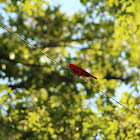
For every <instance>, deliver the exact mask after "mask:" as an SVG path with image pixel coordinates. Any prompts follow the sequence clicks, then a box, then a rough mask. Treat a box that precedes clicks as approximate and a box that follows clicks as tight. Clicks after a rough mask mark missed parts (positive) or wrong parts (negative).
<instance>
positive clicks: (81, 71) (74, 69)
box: [68, 63, 97, 79]
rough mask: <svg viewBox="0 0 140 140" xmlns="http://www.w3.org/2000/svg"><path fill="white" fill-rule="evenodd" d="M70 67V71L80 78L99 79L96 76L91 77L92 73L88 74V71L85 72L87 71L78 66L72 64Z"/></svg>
mask: <svg viewBox="0 0 140 140" xmlns="http://www.w3.org/2000/svg"><path fill="white" fill-rule="evenodd" d="M68 67H69V68H70V70H71V71H72V72H73V73H75V74H77V75H79V76H85V77H92V78H94V79H97V78H96V77H95V76H93V75H91V74H90V73H88V72H87V71H85V70H84V69H82V68H81V67H78V66H76V65H75V64H73V63H70V64H69V65H68Z"/></svg>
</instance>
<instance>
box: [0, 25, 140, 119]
mask: <svg viewBox="0 0 140 140" xmlns="http://www.w3.org/2000/svg"><path fill="white" fill-rule="evenodd" d="M0 26H1V27H3V28H4V29H6V30H7V31H8V32H10V33H11V34H13V35H14V36H16V37H18V38H19V39H21V40H22V41H24V42H25V43H26V44H28V45H30V46H32V47H33V48H35V49H36V50H38V51H39V52H41V53H42V54H44V55H45V56H47V57H48V58H49V59H51V60H52V61H54V62H55V63H57V64H58V65H60V66H62V67H63V68H65V69H67V70H68V68H67V67H66V66H64V65H62V64H61V63H59V62H58V61H56V60H55V59H53V58H52V57H50V56H49V55H47V54H46V53H45V52H43V51H41V50H40V49H38V48H37V47H35V46H34V45H32V44H31V43H29V42H28V41H26V40H24V39H23V38H21V37H20V36H19V35H17V34H15V33H14V32H12V31H11V30H10V29H9V28H7V27H5V26H3V25H2V24H0ZM70 72H71V71H70ZM75 75H76V74H75ZM77 76H78V75H77ZM80 79H82V80H83V81H84V82H86V83H88V84H90V85H91V86H92V87H94V88H95V89H97V90H98V91H100V92H102V93H103V94H104V95H106V96H107V97H109V98H111V99H112V100H113V101H115V102H116V103H118V104H119V105H121V106H123V107H124V108H125V109H126V110H128V111H130V112H131V113H133V114H135V115H137V116H138V117H139V118H140V115H138V114H137V113H135V112H133V111H132V110H130V109H129V108H127V107H126V106H125V105H123V104H121V103H120V102H118V101H117V100H115V99H114V98H112V97H111V96H110V95H108V94H106V93H105V92H103V91H102V90H100V89H99V88H97V87H96V86H94V85H93V84H91V83H90V82H88V81H87V80H85V79H84V78H82V77H81V78H80Z"/></svg>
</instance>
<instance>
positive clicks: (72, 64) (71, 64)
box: [67, 63, 75, 68]
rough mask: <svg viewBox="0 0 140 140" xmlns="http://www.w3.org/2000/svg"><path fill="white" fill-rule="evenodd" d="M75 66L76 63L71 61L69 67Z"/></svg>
mask: <svg viewBox="0 0 140 140" xmlns="http://www.w3.org/2000/svg"><path fill="white" fill-rule="evenodd" d="M73 66H75V64H74V63H70V64H69V65H68V66H67V67H69V68H71V67H73Z"/></svg>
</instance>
